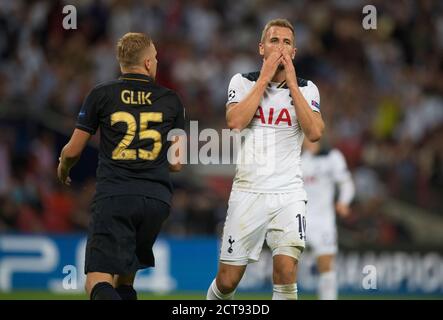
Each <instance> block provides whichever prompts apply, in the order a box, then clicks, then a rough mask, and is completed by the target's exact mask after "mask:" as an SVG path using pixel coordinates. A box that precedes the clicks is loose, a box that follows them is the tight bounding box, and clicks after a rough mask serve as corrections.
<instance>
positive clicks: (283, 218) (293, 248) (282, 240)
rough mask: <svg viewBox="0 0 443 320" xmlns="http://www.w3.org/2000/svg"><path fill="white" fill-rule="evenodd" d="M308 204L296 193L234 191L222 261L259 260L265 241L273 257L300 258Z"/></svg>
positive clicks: (222, 248) (240, 263)
mask: <svg viewBox="0 0 443 320" xmlns="http://www.w3.org/2000/svg"><path fill="white" fill-rule="evenodd" d="M305 216H306V202H305V201H304V200H300V199H299V197H297V196H295V194H294V193H281V194H279V193H273V194H266V193H253V192H245V191H238V190H233V191H232V192H231V196H230V198H229V206H228V213H227V216H226V221H225V226H224V229H223V238H222V244H221V253H220V261H221V262H224V263H227V264H233V265H246V264H248V263H251V262H256V261H258V259H259V256H260V252H261V250H262V247H263V243H264V241H265V240H266V242H267V244H268V247H269V248H270V249H271V251H272V255H273V256H274V255H276V254H283V255H288V256H292V257H294V258H295V259H297V260H298V259H299V256H300V254H301V252H302V251H303V249H304V247H305V239H306V235H305V234H306V220H305V219H306V218H305Z"/></svg>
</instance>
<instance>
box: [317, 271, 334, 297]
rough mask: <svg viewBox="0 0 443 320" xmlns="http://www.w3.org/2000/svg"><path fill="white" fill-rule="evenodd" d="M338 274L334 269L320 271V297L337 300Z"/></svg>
mask: <svg viewBox="0 0 443 320" xmlns="http://www.w3.org/2000/svg"><path fill="white" fill-rule="evenodd" d="M337 291H338V290H337V276H336V274H335V271H334V270H331V271H328V272H323V273H320V276H319V279H318V298H319V299H320V300H337Z"/></svg>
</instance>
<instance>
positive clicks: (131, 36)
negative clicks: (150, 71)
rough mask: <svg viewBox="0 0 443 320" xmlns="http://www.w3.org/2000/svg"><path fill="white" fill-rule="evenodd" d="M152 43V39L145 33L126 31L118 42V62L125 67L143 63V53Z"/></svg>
mask: <svg viewBox="0 0 443 320" xmlns="http://www.w3.org/2000/svg"><path fill="white" fill-rule="evenodd" d="M151 44H152V39H151V38H150V37H149V36H148V35H146V34H144V33H135V32H129V33H126V34H125V35H124V36H123V37H121V38H120V39H119V40H118V42H117V59H118V62H119V63H120V65H121V66H122V67H124V68H130V67H135V66H138V65H140V64H142V62H143V61H142V59H143V54H144V53H145V51H146V50H147V49H149V48H150V47H151Z"/></svg>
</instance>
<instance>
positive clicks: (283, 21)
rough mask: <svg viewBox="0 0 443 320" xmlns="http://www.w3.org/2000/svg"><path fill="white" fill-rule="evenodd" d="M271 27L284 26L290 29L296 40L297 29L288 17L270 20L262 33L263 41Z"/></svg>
mask: <svg viewBox="0 0 443 320" xmlns="http://www.w3.org/2000/svg"><path fill="white" fill-rule="evenodd" d="M271 27H284V28H288V29H290V30H291V31H292V35H293V36H294V40H295V29H294V26H293V25H292V24H291V23H290V22H289V20H288V19H273V20H271V21H269V22H268V23H267V24H266V25H265V27H264V28H263V31H262V33H261V42H263V41H264V40H265V37H266V32H268V30H269V28H271Z"/></svg>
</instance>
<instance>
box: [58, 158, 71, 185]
mask: <svg viewBox="0 0 443 320" xmlns="http://www.w3.org/2000/svg"><path fill="white" fill-rule="evenodd" d="M58 160H59V161H60V160H61V159H60V158H59V159H58ZM57 177H58V179H59V180H60V182H61V183H63V184H64V185H67V186H70V185H71V178H70V177H69V170H67V169H66V168H63V166H62V163H61V161H60V162H59V163H58V167H57Z"/></svg>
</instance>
